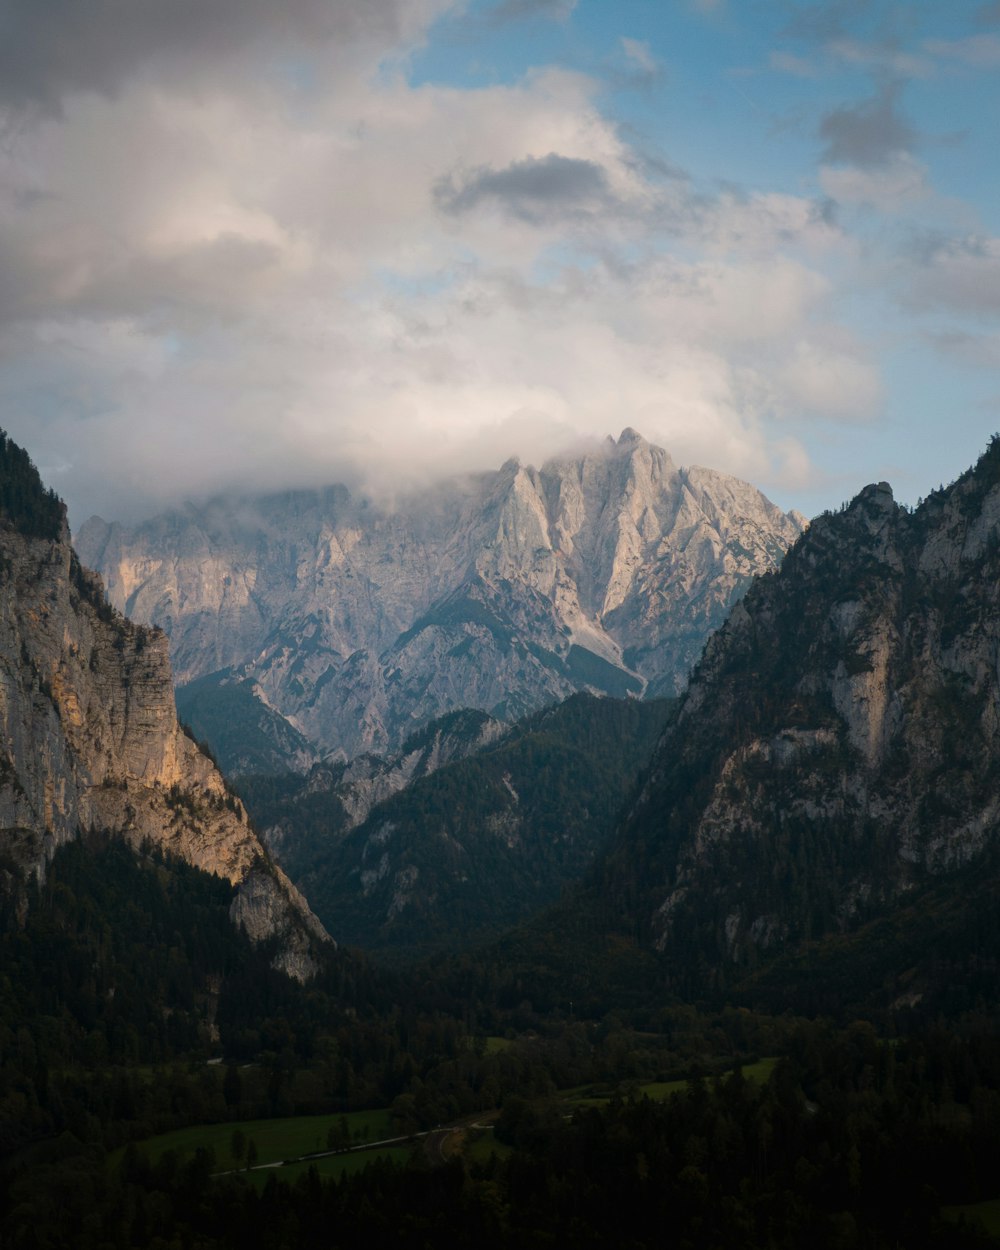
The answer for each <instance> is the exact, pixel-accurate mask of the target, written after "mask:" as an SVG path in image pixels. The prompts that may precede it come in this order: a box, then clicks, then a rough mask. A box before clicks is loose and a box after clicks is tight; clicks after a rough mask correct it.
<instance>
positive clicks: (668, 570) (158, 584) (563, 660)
mask: <svg viewBox="0 0 1000 1250" xmlns="http://www.w3.org/2000/svg"><path fill="white" fill-rule="evenodd" d="M801 529H802V521H801V518H799V517H798V516H797V515H796V516H793V515H791V514H785V513H783V512H781V511H780V510H779V509H778V508H776V507H775V506H774V505H773V504H771V503H770V502H769V501H768V500H767V499H766V498H765V497H764V496H763V495H762V494H761V493H760V492H759V491H757V490H756V489H755V488H754V487H752V486H750V485H748V484H747V483H745V482H741V481H739V480H737V479H736V478H732V477H728V476H726V475H725V474H721V473H715V472H712V471H711V470H708V469H700V468H690V469H678V468H677V467H675V465H674V464H673V462H672V461H671V459H670V457H669V456H668V455H667V453H666V452H665V451H663V450H662V449H661V448H658V447H655V446H652V445H651V444H649V443H647V442H646V441H645V439H643V438H642V437H641V436H640V435H638V434H637V433H636V432H635V431H634V430H625V431H624V432H623V434H622V436H621V437H620V439H619V440H618V441H617V443H616V442H615V441H614V440H613V439H609V440H608V441H607V444H606V446H605V447H604V448H603V450H601V451H599V452H597V453H594V454H589V455H586V456H582V457H576V458H564V459H557V460H553V461H550V462H549V463H547V464H546V465H544V466H543V467H542V468H541V469H540V470H536V469H534V468H530V467H524V466H522V465H521V464H519V463H518V462H517V461H516V460H510V461H508V462H507V463H506V464H505V465H503V467H502V468H501V469H499V470H498V471H497V472H495V473H485V474H481V475H477V476H469V477H464V478H454V479H451V480H449V481H446V482H443V483H441V484H439V485H438V486H436V487H434V488H433V489H432V490H428V491H425V492H423V493H420V494H416V495H413V496H411V497H409V498H407V499H405V500H403V501H402V502H401V503H400V504H399V505H398V507H397V508H396V509H395V510H394V511H391V512H390V511H385V510H382V509H380V508H377V507H375V506H374V505H371V504H369V503H367V502H366V501H365V500H360V499H354V498H352V497H351V495H350V494H349V493H348V491H347V490H346V489H345V488H344V487H331V488H329V489H327V490H323V491H312V492H310V491H301V492H294V493H290V494H285V495H276V496H268V497H266V498H260V499H254V500H247V499H234V498H227V499H217V500H214V501H212V502H211V503H208V504H206V505H203V506H200V507H196V506H194V505H188V506H186V507H185V508H184V509H182V510H180V511H176V512H172V513H169V514H166V515H164V516H161V517H157V518H155V519H154V520H151V521H148V522H146V523H145V524H143V525H140V526H137V527H135V528H132V529H128V528H125V527H123V526H121V525H118V524H108V523H106V522H104V521H101V520H99V519H97V518H94V519H92V520H90V521H88V522H87V524H86V525H85V526H84V527H83V528H82V530H81V532H80V534H79V536H78V546H79V549H80V551H81V554H82V556H83V558H84V560H85V561H86V562H87V563H89V564H91V565H93V566H94V567H96V568H98V569H99V570H100V572H101V574H102V576H103V577H104V579H105V581H106V583H107V586H108V593H109V595H110V597H111V600H112V602H113V603H114V604H115V606H116V607H118V608H119V609H120V610H122V611H126V612H128V613H129V614H130V615H133V616H135V617H136V618H137V619H139V620H142V621H146V622H149V623H153V624H156V625H158V626H160V627H161V628H163V629H164V630H165V631H166V632H167V634H168V635H169V637H170V640H171V650H172V655H173V663H174V670H175V674H176V676H177V679H178V681H179V682H181V683H187V682H190V681H192V680H194V679H196V678H199V677H203V676H204V675H206V674H209V673H215V672H219V671H220V670H223V669H229V670H231V673H232V677H231V680H235V681H243V682H249V683H252V686H253V690H254V692H255V694H256V695H257V697H258V698H259V699H261V700H262V701H263V702H264V703H266V704H267V705H268V706H269V707H270V708H271V709H273V710H275V711H278V712H280V714H281V715H283V716H284V717H286V718H287V720H288V721H289V722H290V723H291V725H293V726H294V727H295V728H296V729H297V730H299V731H300V732H301V733H303V734H304V735H305V736H306V738H308V739H309V740H310V741H311V742H313V743H315V744H317V746H318V748H319V749H320V751H321V752H322V753H324V754H326V755H327V756H334V757H339V758H342V759H349V758H353V757H354V756H356V755H358V754H359V753H361V752H365V751H375V752H378V753H380V754H387V753H393V752H395V751H398V749H399V748H400V746H401V744H402V742H403V741H404V740H405V739H406V738H407V736H408V735H409V734H410V733H412V732H413V730H414V729H416V728H418V727H419V726H421V725H423V724H426V723H427V722H429V721H431V720H432V719H434V718H435V717H438V716H440V715H442V714H444V713H446V712H448V711H450V710H452V709H454V708H458V707H475V708H480V709H483V710H485V711H487V712H489V713H491V714H492V715H494V716H496V717H498V718H500V719H503V720H508V721H509V720H513V719H515V718H516V717H518V716H520V715H522V714H524V713H525V712H528V711H531V710H534V709H535V708H538V707H540V706H542V705H544V704H546V703H551V702H554V701H556V700H558V699H562V698H565V697H566V696H567V695H569V694H571V693H572V692H573V691H575V690H580V689H591V690H596V691H600V692H605V693H612V694H619V695H620V694H625V693H627V692H631V693H633V694H642V693H650V694H665V693H666V694H673V693H675V692H676V691H678V690H679V689H680V688H681V687H682V686H683V684H684V682H685V680H686V677H687V674H688V672H689V670H690V668H691V666H692V664H693V663H694V661H695V660H696V659H697V657H698V655H699V654H700V652H701V649H702V646H703V645H704V642H705V639H706V638H707V637H708V635H709V634H710V633H711V631H712V630H713V629H714V628H716V627H717V626H718V625H719V624H720V623H721V622H722V620H723V619H724V618H725V616H726V614H727V613H728V611H729V609H730V608H731V606H732V605H733V603H734V602H735V601H736V600H737V599H739V597H740V596H741V595H742V594H743V593H744V591H745V590H746V588H747V586H748V585H749V583H750V581H751V580H752V578H753V577H754V576H755V575H757V574H759V573H762V572H765V571H768V570H771V569H774V568H775V567H776V566H777V564H778V563H779V562H780V560H781V557H782V556H783V554H784V552H785V550H786V549H787V547H788V546H789V545H790V544H791V543H792V542H793V541H794V539H795V538H796V537H797V536H798V534H799V533H800V532H801Z"/></svg>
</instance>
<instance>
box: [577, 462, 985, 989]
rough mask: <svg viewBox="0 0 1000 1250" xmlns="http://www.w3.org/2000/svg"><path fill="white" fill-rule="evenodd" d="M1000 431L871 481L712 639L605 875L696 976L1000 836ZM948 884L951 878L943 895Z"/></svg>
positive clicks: (889, 900) (903, 888)
mask: <svg viewBox="0 0 1000 1250" xmlns="http://www.w3.org/2000/svg"><path fill="white" fill-rule="evenodd" d="M998 656H1000V443H997V442H996V441H995V442H994V443H993V444H992V445H991V447H990V448H989V450H988V451H987V452H986V453H985V454H984V456H983V457H982V459H981V460H980V462H979V463H978V464H977V465H976V466H975V468H974V469H971V470H970V471H969V472H968V473H966V474H965V475H964V476H963V477H962V478H960V479H959V480H958V482H956V483H955V484H954V485H953V486H952V487H950V488H948V489H947V490H943V491H940V492H937V493H936V494H935V495H933V496H932V497H931V498H929V499H928V500H927V501H926V502H925V503H923V504H922V505H921V506H920V507H919V508H918V509H917V510H916V511H914V512H912V513H911V512H909V511H908V510H907V509H905V508H902V507H900V506H898V505H897V504H896V503H894V501H893V497H892V492H891V490H890V489H889V487H888V486H887V485H886V484H884V483H882V484H879V485H875V486H869V487H867V488H866V489H865V490H863V491H862V492H861V494H860V495H859V496H858V497H857V498H856V499H855V500H854V501H853V503H852V504H851V505H850V506H849V507H847V508H846V509H845V510H844V511H842V512H841V513H838V514H835V515H833V514H827V515H824V516H823V517H820V518H818V519H817V520H816V521H814V522H813V524H812V525H811V526H810V528H809V530H808V531H807V532H806V533H805V534H804V535H803V537H802V538H800V539H799V541H798V543H797V544H796V545H795V547H793V548H792V550H791V551H790V552H789V554H788V555H787V557H786V558H785V560H784V562H783V565H782V568H781V571H780V572H779V573H778V574H776V575H774V576H771V577H766V578H763V579H761V580H760V581H758V582H757V583H756V584H755V585H754V586H753V587H752V588H751V590H750V592H749V593H748V594H747V596H746V597H745V599H744V600H743V601H742V602H741V603H740V604H739V605H738V606H737V607H736V608H735V609H734V611H733V613H732V614H731V616H730V618H729V620H728V622H727V623H726V625H725V626H724V627H723V628H722V629H721V630H720V631H719V632H718V633H717V634H716V635H715V636H714V637H713V638H712V639H711V641H710V642H709V644H708V646H707V647H706V649H705V655H704V657H703V659H702V661H701V663H700V664H699V666H698V668H697V669H696V671H695V673H694V675H693V677H692V680H691V683H690V686H689V689H688V691H687V692H686V695H685V696H684V699H683V701H682V704H681V707H680V711H679V714H678V716H677V718H676V720H675V722H674V723H673V724H672V725H671V726H670V727H669V728H668V729H667V731H666V733H665V736H664V738H663V740H662V742H661V744H660V746H659V749H658V752H657V755H656V758H655V761H654V766H653V769H652V771H651V774H650V776H649V779H648V781H647V783H646V786H645V789H644V792H643V795H642V797H641V799H640V800H639V801H638V803H637V805H636V807H635V810H634V811H633V812H632V814H631V816H630V818H629V820H628V821H627V822H626V824H625V826H624V827H623V829H622V831H621V833H620V835H619V838H618V842H617V845H616V847H615V849H614V851H613V852H612V854H611V855H610V856H609V858H608V859H607V860H606V862H605V863H604V864H603V866H602V869H601V872H600V874H599V878H598V882H599V886H598V888H599V891H600V894H601V897H602V898H606V897H611V898H613V899H614V900H615V903H616V906H617V908H618V911H619V914H620V915H622V916H626V915H627V916H630V917H631V918H632V922H633V923H635V924H636V925H637V926H638V930H639V931H640V932H641V933H642V934H643V935H644V936H645V938H646V939H647V940H650V941H652V942H653V943H654V944H655V945H656V946H657V947H658V948H659V949H660V950H661V951H663V952H664V953H665V954H666V956H667V957H668V958H670V959H671V960H672V962H673V965H674V966H675V967H677V968H681V967H683V968H684V969H685V971H684V972H683V975H684V976H687V977H692V976H697V975H698V974H699V971H700V974H701V975H703V976H705V977H710V978H711V977H715V976H716V975H718V973H717V971H713V969H716V970H717V969H719V968H720V967H723V968H724V967H725V966H727V965H728V966H729V967H730V968H733V969H743V970H747V969H751V968H753V967H754V966H755V965H756V963H757V961H759V960H760V959H761V958H762V957H763V956H764V955H766V954H773V953H774V952H776V951H780V950H782V949H786V950H787V949H794V948H795V947H796V944H801V943H802V942H804V941H806V940H807V939H809V938H815V937H817V936H819V935H822V934H824V933H827V934H828V933H838V932H844V931H847V930H850V929H852V928H854V927H856V926H858V925H859V924H861V923H863V922H864V921H866V920H867V919H869V918H872V917H877V916H880V915H884V914H886V911H887V909H890V908H892V907H894V906H897V905H898V904H899V903H900V902H901V901H902V900H905V899H906V898H907V896H909V895H911V894H912V893H913V892H915V891H918V890H920V889H924V888H930V887H929V884H928V883H933V882H940V881H942V880H944V879H945V878H946V877H947V876H948V874H954V873H956V872H960V871H961V870H962V869H963V866H965V865H974V864H979V865H980V866H981V868H982V870H983V871H992V869H990V868H989V864H990V863H991V862H992V861H991V860H990V859H989V856H990V855H991V854H992V853H993V852H994V851H996V850H997V849H998V846H1000V675H998V673H1000V670H998ZM935 888H937V887H935Z"/></svg>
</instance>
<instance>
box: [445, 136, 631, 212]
mask: <svg viewBox="0 0 1000 1250" xmlns="http://www.w3.org/2000/svg"><path fill="white" fill-rule="evenodd" d="M434 198H435V201H436V203H437V205H438V207H439V208H440V209H442V210H443V211H444V212H446V213H451V214H455V215H459V214H462V213H467V212H470V211H471V210H472V209H475V208H478V207H479V206H480V205H481V204H483V203H487V202H492V203H495V204H499V205H500V206H501V207H502V208H504V209H505V210H506V211H507V212H509V213H510V214H511V215H512V216H514V217H518V218H520V219H521V220H522V221H529V222H534V221H540V220H544V219H547V218H549V217H553V216H556V217H558V216H564V215H566V214H567V213H569V214H575V213H580V212H590V211H593V209H594V208H596V207H600V206H602V205H605V204H608V203H610V201H611V199H612V196H611V192H610V189H609V187H608V181H607V177H606V176H605V173H604V170H603V169H602V168H601V167H600V165H596V164H595V163H594V162H593V161H585V160H580V159H578V158H576V157H570V156H559V155H558V154H557V153H555V152H550V153H549V155H548V156H542V157H534V156H529V157H527V158H526V159H525V160H523V161H514V163H513V164H511V165H508V166H507V167H506V169H490V168H488V167H485V166H484V167H482V168H479V169H475V170H472V171H471V172H470V173H469V174H467V175H465V176H464V177H458V178H456V177H455V176H454V175H452V176H450V177H448V178H444V179H442V180H441V181H440V182H438V183H437V185H436V186H435V188H434Z"/></svg>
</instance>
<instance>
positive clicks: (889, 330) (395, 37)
mask: <svg viewBox="0 0 1000 1250" xmlns="http://www.w3.org/2000/svg"><path fill="white" fill-rule="evenodd" d="M998 119H1000V2H998V0H949V3H947V4H945V3H942V2H941V0H909V2H908V3H903V4H897V3H888V2H886V3H883V2H881V0H822V2H819V3H816V2H814V0H808V2H807V0H614V3H612V2H611V0H364V3H361V2H360V0H282V3H278V2H277V0H127V2H125V0H0V426H2V427H3V428H5V429H6V430H7V431H8V432H9V433H10V435H11V436H12V437H13V438H15V440H16V441H18V442H20V443H21V444H23V445H24V446H25V447H27V449H28V451H29V452H30V453H31V455H32V457H33V459H34V460H35V462H36V464H37V465H38V466H39V468H40V469H41V471H42V473H43V476H44V478H45V480H46V482H47V483H48V484H50V485H52V486H54V487H55V488H56V489H57V490H58V491H59V493H60V494H61V495H62V496H63V497H64V498H65V499H66V500H67V501H68V503H69V506H70V518H71V522H72V523H73V524H74V525H79V524H81V523H82V521H83V520H85V519H86V517H87V516H89V515H91V514H92V513H98V514H100V515H102V516H104V517H106V518H108V519H112V518H121V519H126V520H136V519H139V518H141V517H143V516H146V515H150V514H152V513H153V512H155V511H158V510H160V509H162V508H163V507H165V506H168V505H170V504H173V503H176V502H178V501H180V500H182V499H184V498H189V497H192V498H195V497H200V496H204V495H206V494H211V493H216V492H222V491H234V490H237V491H264V490H277V489H285V488H288V487H293V486H312V485H320V484H324V483H327V482H331V481H338V480H343V481H347V482H348V483H349V484H350V485H351V486H352V487H353V488H354V489H357V490H361V491H365V492H370V493H373V494H376V495H381V496H382V497H385V498H392V497H393V495H394V494H395V493H398V492H399V491H403V490H406V489H408V488H410V487H413V486H417V485H423V484H426V482H427V481H429V480H431V481H432V480H433V479H434V478H435V477H436V476H438V475H440V474H443V473H450V472H454V471H457V470H465V469H487V468H495V467H497V466H499V465H500V464H501V463H502V462H503V461H504V460H506V459H507V458H508V457H509V456H511V455H514V454H516V455H519V456H520V457H521V459H522V460H523V461H525V462H528V463H535V464H539V463H541V462H542V461H543V460H544V459H545V458H546V457H547V456H549V455H552V454H556V453H559V452H561V451H563V450H564V449H576V448H581V447H587V446H589V445H592V444H593V443H595V442H596V441H597V440H602V439H604V438H605V437H606V436H607V435H609V434H610V435H613V436H617V435H618V433H619V432H620V431H621V430H622V429H623V428H624V427H626V426H632V427H634V428H636V429H638V430H639V431H641V432H642V433H643V434H644V435H645V436H646V437H647V438H649V439H650V440H651V441H653V442H656V443H659V444H660V445H662V446H664V447H666V448H667V449H668V450H669V451H670V452H671V454H672V456H673V458H674V460H675V461H676V462H677V463H678V464H684V465H687V464H702V465H707V466H709V467H712V468H716V469H721V470H724V471H726V472H730V473H735V474H737V475H738V476H740V477H742V478H745V479H747V480H749V481H752V482H754V483H755V484H756V485H758V486H760V487H761V488H762V489H763V490H764V491H765V492H766V493H767V494H768V495H769V496H770V497H771V498H772V499H774V500H775V502H777V503H779V504H780V505H781V506H783V507H785V508H791V507H795V508H799V509H800V510H802V511H803V512H805V513H806V514H807V515H815V514H816V513H817V512H818V511H820V510H822V509H823V508H828V507H837V506H839V505H840V503H841V502H843V501H844V500H846V499H848V498H850V497H851V496H853V495H854V494H855V493H856V492H857V491H858V490H859V489H860V488H861V487H862V486H863V485H865V484H866V483H867V482H870V481H877V480H882V479H887V480H889V481H890V482H891V483H892V484H893V487H894V489H895V492H896V497H897V498H899V499H901V500H903V501H905V502H907V503H911V504H912V503H916V502H917V500H918V499H919V498H920V497H921V496H923V495H925V494H927V493H929V492H930V491H931V490H933V489H934V488H936V487H937V486H938V485H940V484H942V483H947V482H949V481H951V480H953V479H954V478H955V477H956V476H957V475H958V474H959V473H960V472H962V471H963V470H964V469H965V468H966V467H967V466H968V465H969V464H971V463H972V462H973V461H974V460H975V459H976V457H977V456H978V454H979V453H980V452H981V451H982V450H983V448H984V447H985V445H986V442H987V440H988V439H989V437H990V436H991V434H992V433H993V432H994V431H995V430H997V429H998V428H1000V142H998V138H1000V136H998V133H997V132H998V127H1000V122H998Z"/></svg>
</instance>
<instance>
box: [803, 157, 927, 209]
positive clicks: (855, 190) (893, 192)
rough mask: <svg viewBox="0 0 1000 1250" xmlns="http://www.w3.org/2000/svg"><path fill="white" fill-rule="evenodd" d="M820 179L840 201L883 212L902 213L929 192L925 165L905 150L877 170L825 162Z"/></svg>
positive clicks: (820, 172) (826, 191)
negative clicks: (826, 163)
mask: <svg viewBox="0 0 1000 1250" xmlns="http://www.w3.org/2000/svg"><path fill="white" fill-rule="evenodd" d="M819 180H820V186H821V187H822V188H823V190H824V192H825V193H826V194H827V195H828V196H830V198H831V199H832V200H834V201H836V202H837V203H838V204H852V205H855V204H856V205H864V206H866V207H869V208H875V209H877V210H878V211H879V212H882V213H900V212H902V211H904V210H905V209H907V208H909V207H911V206H912V205H913V204H915V203H916V202H918V201H920V200H924V199H926V198H927V197H928V196H929V195H930V185H929V183H928V179H927V169H926V167H925V166H924V165H922V164H920V162H919V161H916V160H914V159H913V157H912V156H909V155H907V154H906V153H900V154H899V155H897V156H895V157H894V158H893V159H891V160H890V161H889V162H888V163H887V164H885V165H882V166H880V167H879V168H876V169H861V168H858V167H857V166H854V165H847V166H844V165H824V166H822V167H821V168H820V171H819Z"/></svg>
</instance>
